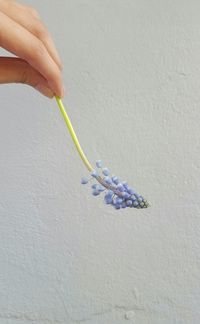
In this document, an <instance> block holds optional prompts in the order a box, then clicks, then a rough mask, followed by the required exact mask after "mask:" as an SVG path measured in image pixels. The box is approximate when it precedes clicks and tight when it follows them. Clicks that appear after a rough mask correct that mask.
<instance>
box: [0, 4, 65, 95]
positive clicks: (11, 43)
mask: <svg viewBox="0 0 200 324" xmlns="http://www.w3.org/2000/svg"><path fill="white" fill-rule="evenodd" d="M0 46H1V47H3V48H4V49H6V50H7V51H9V52H11V53H13V54H15V55H16V56H17V57H0V83H12V82H16V83H18V82H19V83H26V84H28V85H31V86H33V87H34V88H35V89H37V90H39V91H40V92H41V93H42V94H44V95H45V96H47V97H50V98H52V97H53V96H54V95H58V96H60V97H62V96H63V95H64V90H63V84H62V77H61V61H60V58H59V56H58V53H57V50H56V48H55V45H54V43H53V41H52V38H51V36H50V35H49V33H48V31H47V29H46V28H45V27H44V25H43V23H42V21H41V20H40V18H39V15H38V13H37V11H36V10H35V9H33V8H32V7H29V6H24V5H21V4H19V3H17V2H15V1H13V0H0Z"/></svg>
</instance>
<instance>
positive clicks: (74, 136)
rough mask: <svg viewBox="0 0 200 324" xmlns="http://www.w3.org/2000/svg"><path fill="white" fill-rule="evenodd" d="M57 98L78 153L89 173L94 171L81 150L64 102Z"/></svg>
mask: <svg viewBox="0 0 200 324" xmlns="http://www.w3.org/2000/svg"><path fill="white" fill-rule="evenodd" d="M55 98H56V101H57V104H58V107H59V108H60V112H61V114H62V116H63V118H64V121H65V123H66V125H67V128H68V130H69V133H70V135H71V137H72V140H73V142H74V144H75V146H76V149H77V151H78V153H79V155H80V157H81V159H82V161H83V163H84V164H85V166H86V168H87V169H88V170H89V171H92V170H94V168H93V167H92V165H91V164H90V162H89V161H88V159H87V157H86V156H85V154H84V152H83V150H82V148H81V146H80V144H79V141H78V138H77V136H76V133H75V131H74V129H73V126H72V124H71V121H70V119H69V117H68V115H67V112H66V110H65V107H64V105H63V103H62V100H61V99H60V97H58V96H55Z"/></svg>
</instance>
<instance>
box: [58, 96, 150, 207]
mask: <svg viewBox="0 0 200 324" xmlns="http://www.w3.org/2000/svg"><path fill="white" fill-rule="evenodd" d="M55 99H56V101H57V104H58V107H59V109H60V112H61V114H62V116H63V118H64V121H65V123H66V125H67V128H68V130H69V132H70V135H71V137H72V140H73V142H74V144H75V146H76V149H77V151H78V153H79V155H80V157H81V159H82V161H83V163H84V164H85V166H86V168H87V169H88V171H89V172H90V174H91V176H92V178H91V179H93V178H94V179H96V180H97V182H98V183H94V184H92V186H91V188H92V195H93V196H99V195H100V194H101V193H102V192H104V202H105V203H106V204H108V205H111V206H113V207H114V208H115V209H120V208H126V207H131V208H132V207H133V208H138V209H141V208H147V207H149V203H148V202H147V200H146V199H144V198H143V197H142V196H141V195H139V194H138V193H137V192H136V191H135V190H134V189H133V188H131V187H129V185H128V183H127V182H126V181H122V182H121V181H120V180H119V179H118V177H116V176H115V175H112V176H110V175H109V174H110V172H109V170H108V168H106V167H104V168H103V166H102V161H101V160H98V161H96V166H97V168H98V169H102V170H101V172H102V175H99V171H100V170H98V171H97V170H95V169H94V168H93V166H92V165H91V164H90V162H89V161H88V159H87V157H86V156H85V154H84V152H83V150H82V148H81V146H80V143H79V141H78V138H77V136H76V133H75V131H74V129H73V126H72V124H71V121H70V119H69V116H68V114H67V112H66V110H65V107H64V105H63V103H62V100H61V98H60V97H58V96H55ZM91 179H87V178H86V177H83V178H82V179H81V183H82V184H83V185H86V184H87V183H88V182H89V181H90V180H91Z"/></svg>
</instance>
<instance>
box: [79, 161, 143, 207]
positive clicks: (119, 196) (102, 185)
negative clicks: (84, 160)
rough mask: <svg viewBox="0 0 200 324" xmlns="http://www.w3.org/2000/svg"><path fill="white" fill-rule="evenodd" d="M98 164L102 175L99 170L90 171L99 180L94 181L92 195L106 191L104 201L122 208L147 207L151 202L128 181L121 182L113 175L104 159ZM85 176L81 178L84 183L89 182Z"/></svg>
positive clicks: (97, 162) (93, 177)
mask: <svg viewBox="0 0 200 324" xmlns="http://www.w3.org/2000/svg"><path fill="white" fill-rule="evenodd" d="M96 166H97V168H98V169H101V172H102V176H101V175H99V170H98V171H97V170H95V169H94V170H92V172H91V173H90V174H91V176H92V178H91V179H95V180H97V182H98V183H93V184H92V186H91V188H92V195H93V196H99V195H100V194H101V193H102V192H104V202H105V203H106V204H108V205H111V206H113V207H114V208H115V209H121V208H127V207H131V208H138V209H141V208H147V207H149V203H148V202H147V200H146V199H144V198H143V197H142V196H141V195H139V194H138V193H137V192H136V191H135V190H134V189H133V188H131V187H129V185H128V183H127V182H126V181H123V182H121V181H120V180H119V179H118V177H116V176H114V175H112V176H110V172H109V170H108V168H106V167H104V168H103V166H102V161H101V160H98V161H96ZM91 179H87V178H85V177H83V178H82V179H81V183H82V184H87V183H88V182H89V180H91Z"/></svg>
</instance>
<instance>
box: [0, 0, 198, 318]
mask: <svg viewBox="0 0 200 324" xmlns="http://www.w3.org/2000/svg"><path fill="white" fill-rule="evenodd" d="M26 3H27V4H30V5H32V6H34V7H35V8H36V9H37V10H38V11H39V12H40V14H41V17H42V19H43V20H44V22H45V23H46V25H47V26H48V28H49V30H50V31H51V33H52V35H53V37H54V40H55V43H56V45H57V47H58V49H59V52H60V54H61V57H62V60H63V63H64V79H65V84H66V87H67V91H68V95H67V97H66V98H65V100H64V102H65V104H66V106H67V107H68V113H69V115H70V117H71V120H72V122H73V125H74V128H75V130H76V131H77V135H78V137H79V139H80V142H81V144H82V146H83V148H84V150H85V152H86V154H87V155H88V158H89V160H90V161H91V162H92V163H93V164H94V163H95V161H96V160H97V159H99V158H101V159H102V160H103V161H104V162H105V165H106V166H108V167H109V168H110V169H111V170H112V172H113V173H115V174H117V175H118V176H119V177H120V178H122V179H123V180H125V179H126V180H128V182H129V183H130V184H131V185H133V186H134V187H136V188H137V190H138V191H139V192H140V193H141V194H143V195H144V196H146V197H147V198H148V199H149V200H150V201H151V203H152V207H151V208H149V209H146V210H137V209H130V210H128V209H126V210H122V211H115V210H114V209H112V208H109V207H108V206H105V205H104V203H103V198H102V197H92V196H91V192H90V188H89V187H87V186H86V187H84V186H81V184H80V178H81V177H82V176H83V175H87V174H88V173H87V170H86V169H85V166H84V165H83V164H82V161H81V160H80V159H79V157H78V154H77V152H76V150H75V148H74V145H73V143H72V141H71V138H70V136H69V134H68V131H67V129H66V127H65V124H64V122H63V120H62V118H61V116H60V113H59V111H58V109H57V106H56V103H55V101H54V100H49V99H46V98H44V97H42V96H41V95H40V94H39V93H36V92H34V90H33V89H32V88H30V87H28V86H22V85H9V86H8V85H6V86H0V100H1V105H0V106H1V107H0V109H1V115H0V116H1V118H0V147H1V159H0V167H1V172H0V216H1V217H0V323H1V324H18V323H20V324H28V323H34V324H35V323H37V324H46V323H55V324H56V323H62V324H66V323H67V324H74V323H84V324H124V323H137V324H166V323H167V324H174V323H176V324H193V323H194V324H197V323H199V317H200V272H199V270H200V269H199V268H200V256H199V248H200V246H199V245H200V235H199V230H200V220H199V219H200V218H199V216H200V203H199V201H200V200H199V197H200V181H199V179H200V162H199V153H200V126H199V124H200V32H199V21H200V2H199V1H193V0H192V1H186V0H184V1H183V0H182V1H180V0H175V1H170V0H161V1H159V0H157V1H156V0H150V1H149V0H133V1H131V0H109V1H108V0H65V1H64V0H58V1H52V0H51V1H50V0H43V1H39V0H35V1H31V0H30V1H26Z"/></svg>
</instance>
